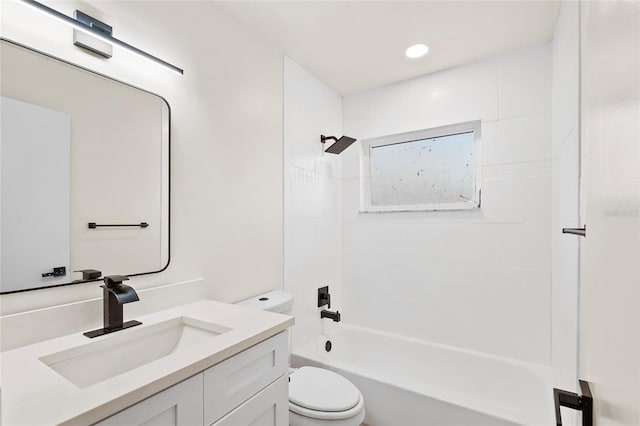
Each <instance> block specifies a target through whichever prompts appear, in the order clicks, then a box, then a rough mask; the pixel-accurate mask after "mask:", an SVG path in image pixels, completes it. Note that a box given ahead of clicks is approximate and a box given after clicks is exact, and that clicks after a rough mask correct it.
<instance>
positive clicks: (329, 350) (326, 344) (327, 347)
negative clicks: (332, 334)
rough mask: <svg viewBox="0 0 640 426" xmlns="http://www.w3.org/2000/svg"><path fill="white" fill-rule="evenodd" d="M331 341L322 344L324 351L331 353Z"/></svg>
mask: <svg viewBox="0 0 640 426" xmlns="http://www.w3.org/2000/svg"><path fill="white" fill-rule="evenodd" d="M331 346H332V345H331V340H327V342H326V343H325V344H324V350H325V351H327V352H331Z"/></svg>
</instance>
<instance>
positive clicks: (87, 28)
mask: <svg viewBox="0 0 640 426" xmlns="http://www.w3.org/2000/svg"><path fill="white" fill-rule="evenodd" d="M22 2H23V3H25V4H27V5H29V6H31V7H33V8H34V9H36V10H38V11H40V12H43V13H46V14H48V15H51V16H52V17H54V18H56V19H58V20H60V21H62V22H64V23H66V24H68V25H71V26H72V27H74V28H76V29H78V30H80V31H84V32H86V33H88V34H91V35H92V36H94V37H97V38H99V39H101V40H104V41H106V42H107V43H112V44H114V45H116V46H119V47H122V48H123V49H126V50H129V51H131V52H133V53H135V54H137V55H139V56H142V57H143V58H145V59H148V60H150V61H152V62H155V63H157V64H159V65H162V66H163V67H165V68H168V69H170V70H171V71H173V72H175V73H177V74H180V75H182V74H184V70H183V69H182V68H178V67H177V66H175V65H173V64H170V63H169V62H167V61H163V60H162V59H160V58H158V57H157V56H153V55H151V54H149V53H147V52H145V51H144V50H140V49H138V48H137V47H135V46H132V45H130V44H129V43H125V42H124V41H122V40H118V39H117V38H115V37H113V36H112V35H110V34H109V33H107V32H104V30H101V29H99V28H98V27H93V26H91V25H87V24H85V23H84V22H81V21H79V20H77V19H74V18H72V17H70V16H67V15H65V14H64V13H61V12H58V11H57V10H55V9H52V8H50V7H49V6H45V5H44V4H42V3H39V2H37V1H35V0H22Z"/></svg>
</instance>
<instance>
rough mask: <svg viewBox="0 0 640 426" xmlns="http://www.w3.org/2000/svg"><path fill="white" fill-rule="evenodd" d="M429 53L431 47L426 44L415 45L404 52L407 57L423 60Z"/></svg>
mask: <svg viewBox="0 0 640 426" xmlns="http://www.w3.org/2000/svg"><path fill="white" fill-rule="evenodd" d="M427 53H429V46H427V45H426V44H424V43H418V44H414V45H412V46H409V47H407V49H406V50H405V51H404V54H405V56H406V57H407V58H411V59H416V58H422V57H423V56H424V55H426V54H427Z"/></svg>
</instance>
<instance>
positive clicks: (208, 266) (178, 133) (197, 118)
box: [0, 1, 283, 314]
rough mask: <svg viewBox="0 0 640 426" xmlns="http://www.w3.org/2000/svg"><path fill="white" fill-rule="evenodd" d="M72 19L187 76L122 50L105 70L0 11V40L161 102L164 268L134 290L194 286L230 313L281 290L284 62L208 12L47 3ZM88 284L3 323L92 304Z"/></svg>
mask: <svg viewBox="0 0 640 426" xmlns="http://www.w3.org/2000/svg"><path fill="white" fill-rule="evenodd" d="M46 3H47V4H50V5H52V6H53V7H55V8H56V9H58V10H60V11H61V12H63V13H66V14H67V15H70V16H71V15H72V14H73V11H74V10H75V9H76V8H78V9H81V10H83V11H85V12H87V13H89V14H91V15H95V16H96V18H98V19H101V20H104V21H106V22H108V23H109V24H111V25H113V27H114V34H115V35H116V36H117V37H119V38H121V39H122V40H125V41H127V42H128V43H131V44H133V45H136V46H138V47H140V48H142V49H144V50H148V51H149V52H151V53H152V54H155V55H157V56H159V57H161V58H163V59H165V60H167V61H169V62H173V63H175V64H177V65H179V66H181V67H182V68H184V69H185V74H184V76H178V75H175V74H173V73H171V72H169V71H167V70H164V69H163V68H161V67H159V66H158V65H157V64H154V63H151V62H148V61H146V60H144V59H142V58H139V57H137V56H135V55H133V54H131V53H128V52H126V51H123V50H122V49H118V48H114V57H113V58H112V59H109V60H104V59H100V58H97V57H94V56H92V55H88V54H86V53H85V52H84V51H82V50H80V49H79V48H77V47H75V46H73V44H72V30H71V28H70V27H68V26H65V25H64V24H62V23H59V22H58V21H56V20H54V19H52V18H51V17H48V16H45V15H42V14H40V13H39V12H37V11H35V10H32V9H30V8H28V7H26V6H25V5H24V4H21V3H20V2H8V1H3V2H1V7H2V10H1V12H2V13H1V16H2V22H1V24H2V25H1V26H0V28H1V30H0V33H1V34H2V36H3V37H7V38H9V39H12V40H15V41H18V42H21V43H24V44H26V45H29V46H32V47H34V48H37V49H40V50H43V51H45V52H48V53H50V54H53V55H55V56H58V57H61V58H63V59H66V60H69V61H71V62H74V63H78V64H80V65H82V66H85V67H88V68H90V69H93V70H96V71H98V72H101V73H104V74H107V75H109V76H112V77H114V78H117V79H120V80H123V81H126V82H128V83H130V84H133V85H136V86H139V87H141V88H144V89H146V90H149V91H151V92H155V93H158V94H161V95H163V96H164V97H166V99H167V100H168V101H169V104H170V105H171V111H172V140H171V142H172V146H171V150H172V152H171V160H172V165H171V166H172V169H171V171H172V176H171V177H172V182H171V196H172V210H171V226H172V229H171V264H170V266H169V268H168V270H166V271H165V272H162V273H160V274H155V275H150V276H147V277H140V278H136V279H132V280H131V284H132V285H133V286H134V287H135V288H137V289H141V288H148V287H153V286H157V285H159V284H167V283H172V282H178V281H183V280H187V279H190V278H195V277H203V278H205V280H206V284H205V285H206V288H207V295H208V296H209V297H211V298H214V299H217V300H221V301H236V300H239V299H242V298H244V297H248V296H251V295H253V294H256V293H259V292H262V291H268V290H271V289H275V288H280V287H281V286H282V252H283V243H282V67H283V65H282V53H281V52H280V51H279V50H278V49H275V48H272V47H270V46H269V45H268V44H267V43H265V42H264V41H263V39H262V38H261V37H260V36H258V35H256V34H254V33H252V32H251V31H250V30H248V29H246V28H243V27H242V26H241V25H239V24H238V23H237V22H236V21H235V20H233V19H232V18H230V17H229V16H228V15H226V14H225V13H224V12H222V11H221V10H220V9H219V8H218V7H216V6H215V5H214V4H212V3H210V2H184V1H151V2H118V1H113V2H111V1H108V2H107V1H88V2H75V1H71V2H46ZM100 291H101V289H100V288H98V286H97V285H96V284H95V283H89V284H84V285H77V286H70V287H64V288H58V289H48V290H41V291H36V292H28V293H19V294H15V295H6V296H2V298H1V299H0V303H1V308H2V313H3V314H8V313H12V312H19V311H24V310H29V309H35V308H39V307H47V306H53V305H57V304H62V303H68V302H73V301H77V300H83V299H88V298H92V297H100V295H101V293H100Z"/></svg>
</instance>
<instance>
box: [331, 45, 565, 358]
mask: <svg viewBox="0 0 640 426" xmlns="http://www.w3.org/2000/svg"><path fill="white" fill-rule="evenodd" d="M343 110H344V114H343V126H344V131H345V133H346V134H347V135H350V136H353V137H356V138H358V139H359V140H363V139H367V138H373V137H379V136H384V135H390V134H395V133H401V132H407V131H412V130H419V129H425V128H430V127H436V126H443V125H449V124H455V123H461V122H466V121H473V120H481V121H482V129H481V138H482V153H481V156H482V170H481V174H482V177H481V182H482V186H481V188H482V208H481V209H480V210H475V211H449V212H446V211H441V212H416V213H387V214H359V213H358V209H359V197H360V179H359V151H358V148H357V147H352V148H350V149H348V150H347V151H346V152H345V153H344V154H342V156H341V157H342V160H343V162H342V178H343V192H342V254H343V255H342V285H343V292H344V312H343V318H344V320H345V321H347V322H350V323H355V324H358V325H361V326H365V327H371V328H374V329H377V330H383V331H387V332H392V333H397V334H400V335H404V336H409V337H414V338H419V339H422V340H426V341H431V342H437V343H442V344H448V345H452V346H456V347H462V348H467V349H472V350H478V351H481V352H486V353H492V354H497V355H504V356H508V357H513V358H517V359H520V360H525V361H532V362H537V363H542V364H549V363H550V358H551V255H550V253H551V172H552V163H551V116H550V113H551V46H550V44H549V43H545V44H543V45H539V46H536V47H532V48H527V49H522V50H518V51H515V52H513V53H510V54H507V55H504V56H501V57H498V58H494V59H490V60H486V61H482V62H478V63H474V64H470V65H465V66H460V67H456V68H452V69H449V70H445V71H442V72H438V73H435V74H430V75H427V76H425V77H421V78H417V79H414V80H409V81H404V82H400V83H397V84H393V85H390V86H385V87H381V88H378V89H374V90H371V91H367V92H364V93H360V94H356V95H352V96H347V97H345V98H344V102H343Z"/></svg>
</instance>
